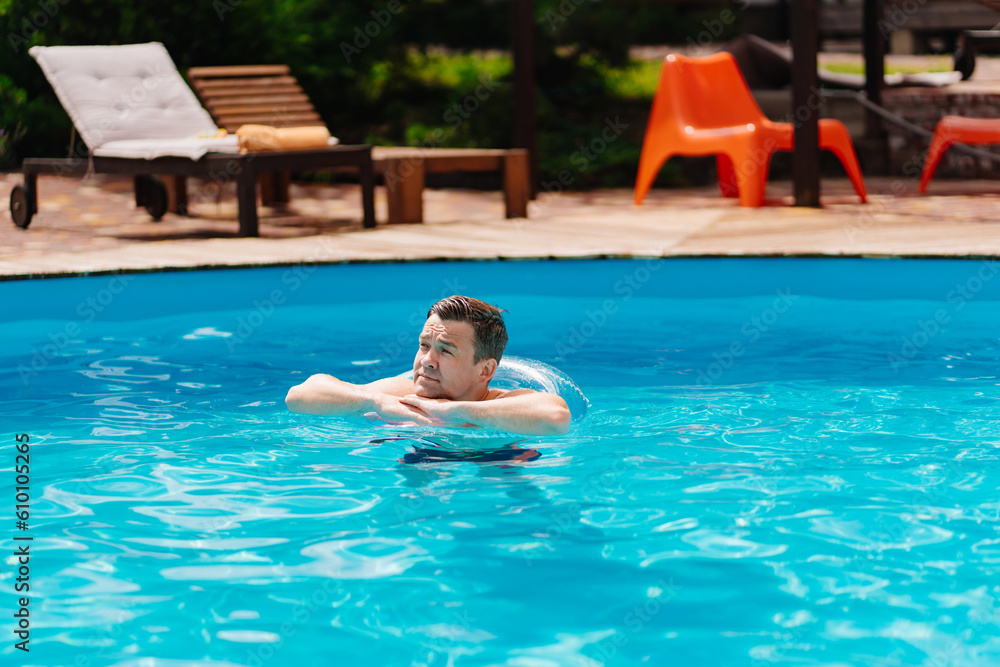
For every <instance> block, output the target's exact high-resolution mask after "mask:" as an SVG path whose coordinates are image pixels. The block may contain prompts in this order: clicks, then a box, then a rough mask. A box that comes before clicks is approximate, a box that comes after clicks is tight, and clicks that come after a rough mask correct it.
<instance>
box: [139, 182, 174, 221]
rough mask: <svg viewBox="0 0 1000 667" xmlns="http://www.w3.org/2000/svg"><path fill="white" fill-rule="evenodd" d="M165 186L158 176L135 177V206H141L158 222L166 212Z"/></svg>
mask: <svg viewBox="0 0 1000 667" xmlns="http://www.w3.org/2000/svg"><path fill="white" fill-rule="evenodd" d="M167 202H168V199H167V186H166V185H165V184H164V183H163V181H162V180H161V179H160V178H159V177H158V176H136V177H135V205H136V206H142V207H143V208H145V209H146V212H147V213H149V215H150V217H152V218H153V222H159V221H160V220H161V219H162V218H163V214H164V213H166V212H167Z"/></svg>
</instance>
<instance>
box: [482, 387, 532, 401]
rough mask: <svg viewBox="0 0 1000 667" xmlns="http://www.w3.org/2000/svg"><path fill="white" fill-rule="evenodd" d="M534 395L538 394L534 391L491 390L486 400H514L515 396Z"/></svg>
mask: <svg viewBox="0 0 1000 667" xmlns="http://www.w3.org/2000/svg"><path fill="white" fill-rule="evenodd" d="M534 393H536V392H535V390H534V389H490V393H489V394H487V396H486V398H485V399H484V400H487V401H492V400H493V399H496V398H513V397H514V396H523V395H524V394H534Z"/></svg>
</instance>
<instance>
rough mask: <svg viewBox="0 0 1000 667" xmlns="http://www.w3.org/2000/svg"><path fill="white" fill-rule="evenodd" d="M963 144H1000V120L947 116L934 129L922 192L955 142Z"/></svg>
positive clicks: (921, 184) (921, 182)
mask: <svg viewBox="0 0 1000 667" xmlns="http://www.w3.org/2000/svg"><path fill="white" fill-rule="evenodd" d="M956 141H957V142H961V143H963V144H1000V118H966V117H964V116H945V117H944V118H942V119H941V120H939V121H938V124H937V127H935V128H934V138H933V139H931V146H930V148H928V149H927V157H926V158H925V159H924V171H923V173H922V174H921V175H920V192H923V191H924V190H926V189H927V184H928V183H930V182H931V176H933V175H934V170H936V169H937V167H938V163H939V162H941V158H942V157H944V154H945V153H946V152H947V151H948V149H949V148H951V145H952V144H953V143H955V142H956Z"/></svg>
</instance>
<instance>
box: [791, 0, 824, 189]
mask: <svg viewBox="0 0 1000 667" xmlns="http://www.w3.org/2000/svg"><path fill="white" fill-rule="evenodd" d="M791 19H792V26H791V27H792V30H791V33H792V119H793V121H794V122H795V150H794V152H793V154H792V171H793V172H794V173H793V176H792V185H793V189H794V192H795V205H796V206H819V107H820V102H821V99H820V95H819V74H818V73H817V71H816V67H817V61H818V56H817V53H818V51H819V7H818V0H796V1H795V2H793V3H791Z"/></svg>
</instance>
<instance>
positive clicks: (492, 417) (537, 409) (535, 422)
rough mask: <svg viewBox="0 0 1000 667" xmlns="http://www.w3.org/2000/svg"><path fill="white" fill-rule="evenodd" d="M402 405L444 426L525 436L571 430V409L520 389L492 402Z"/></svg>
mask: <svg viewBox="0 0 1000 667" xmlns="http://www.w3.org/2000/svg"><path fill="white" fill-rule="evenodd" d="M399 400H400V402H401V403H404V404H406V405H409V406H412V407H414V408H417V409H419V410H420V411H421V412H423V413H425V414H428V415H430V416H431V417H433V418H436V419H438V420H440V421H441V422H442V423H444V424H445V425H458V424H463V423H470V424H475V425H477V426H483V427H485V428H495V429H498V430H501V431H507V432H509V433H523V434H525V435H556V434H559V433H566V432H567V431H569V425H570V422H571V421H572V416H571V415H570V412H569V407H568V406H567V405H566V401H564V400H563V399H562V398H561V397H559V396H556V395H555V394H547V393H543V392H537V391H533V390H531V389H517V390H515V391H509V392H507V393H506V394H503V395H502V396H500V397H498V398H495V399H493V400H489V401H446V400H437V399H427V398H419V397H417V396H404V397H403V398H401V399H399Z"/></svg>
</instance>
